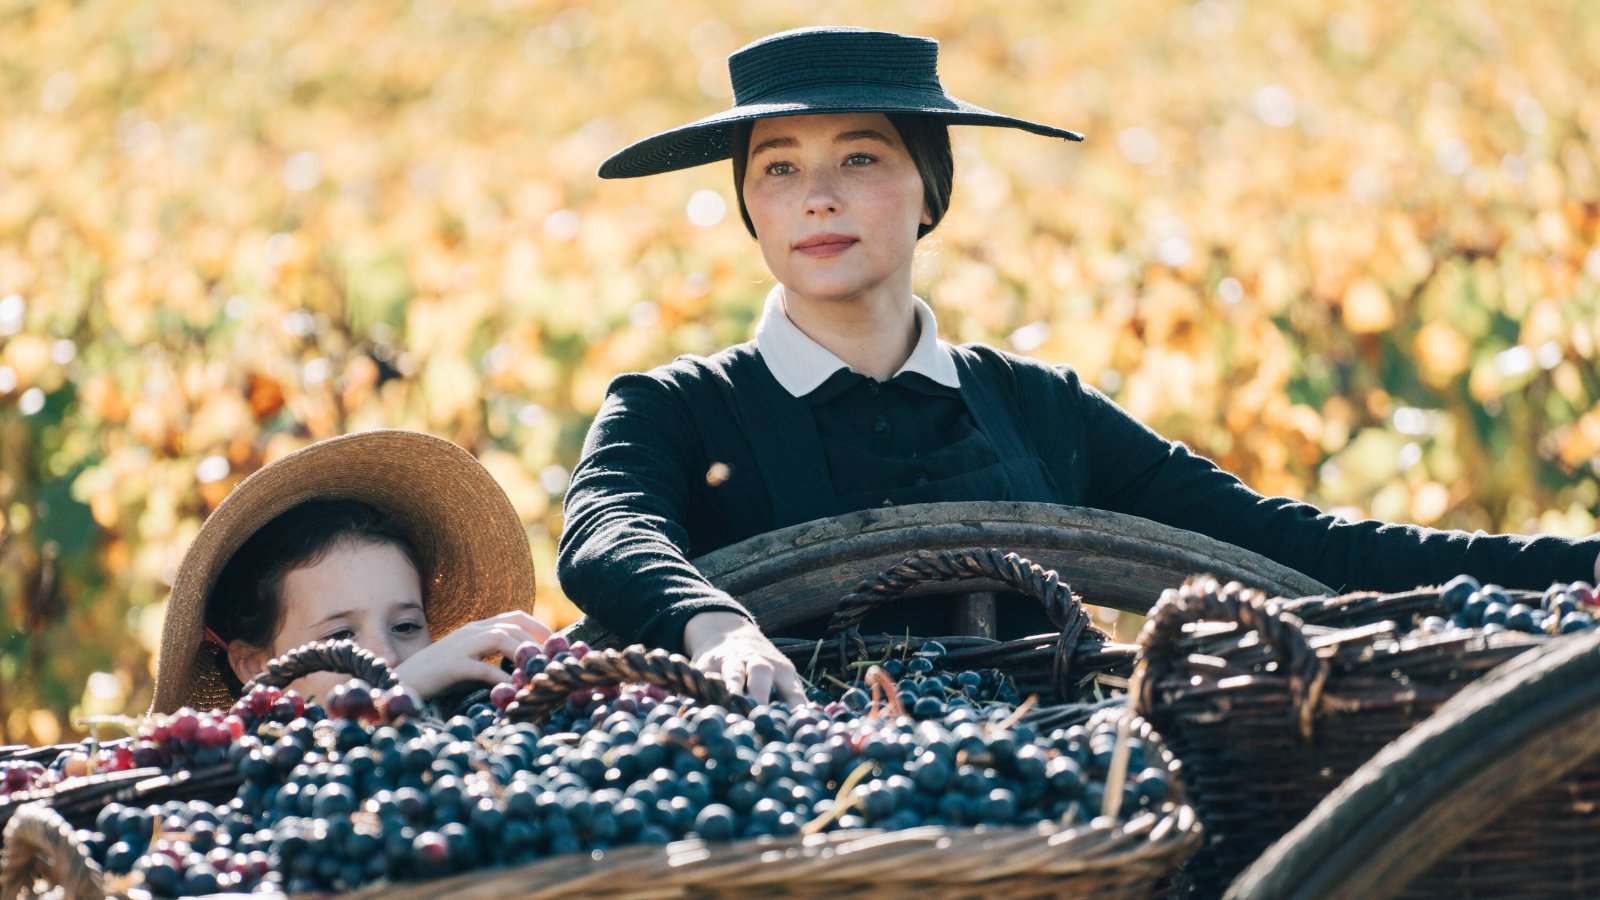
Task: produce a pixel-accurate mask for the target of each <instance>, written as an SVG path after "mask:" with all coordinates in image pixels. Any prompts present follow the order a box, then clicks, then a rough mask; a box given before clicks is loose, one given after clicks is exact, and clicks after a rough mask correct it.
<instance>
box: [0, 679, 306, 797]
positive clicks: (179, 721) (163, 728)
mask: <svg viewBox="0 0 1600 900" xmlns="http://www.w3.org/2000/svg"><path fill="white" fill-rule="evenodd" d="M281 706H282V708H281V709H278V710H274V711H272V714H273V715H274V716H276V717H278V720H279V721H282V722H289V721H292V720H293V719H294V718H295V717H296V716H299V715H300V714H301V713H303V712H304V704H303V703H302V702H301V701H300V698H298V697H296V696H295V695H293V694H290V695H289V696H288V697H287V698H283V699H282V701H281ZM240 713H241V709H240V707H238V706H236V707H235V708H234V712H233V713H230V714H227V715H224V714H223V713H222V712H221V711H220V710H214V711H211V712H195V711H194V710H184V711H183V712H181V713H179V714H177V715H173V716H158V717H156V718H154V719H151V720H149V721H145V722H141V723H138V724H137V725H136V731H135V733H134V735H133V737H132V738H131V739H123V740H117V741H110V742H107V743H100V742H98V741H96V742H90V743H85V744H81V745H78V746H75V747H72V748H69V749H67V750H64V751H63V752H61V753H60V754H58V755H57V756H56V758H55V759H54V760H53V761H52V762H51V763H50V764H49V765H45V764H43V763H40V762H38V761H36V760H6V761H0V801H4V800H6V799H7V798H8V797H9V796H10V795H12V794H23V793H33V792H37V791H43V790H47V789H49V788H53V787H56V786H57V785H59V784H61V783H62V782H63V781H66V780H67V779H69V778H78V777H82V776H86V775H96V774H102V773H108V772H126V771H130V770H133V769H157V770H160V771H161V772H178V771H185V770H193V769H207V768H211V767H215V766H220V765H222V764H223V763H225V762H227V749H228V747H229V746H230V745H232V744H233V743H234V742H235V741H237V740H239V738H241V737H243V736H244V734H245V731H246V728H247V724H246V723H247V721H251V720H249V719H246V718H245V716H243V715H241V714H240ZM117 720H118V721H126V720H121V719H120V717H117Z"/></svg>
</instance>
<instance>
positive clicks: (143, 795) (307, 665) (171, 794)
mask: <svg viewBox="0 0 1600 900" xmlns="http://www.w3.org/2000/svg"><path fill="white" fill-rule="evenodd" d="M312 672H339V673H342V674H346V675H350V676H351V677H353V678H362V679H364V680H366V681H367V682H368V683H370V684H372V685H374V686H375V687H392V686H393V685H394V684H395V683H396V682H395V680H394V677H393V675H391V674H390V672H389V666H388V664H387V663H385V662H384V661H383V660H382V659H379V658H378V657H376V656H374V655H373V654H372V653H370V652H368V651H366V650H362V649H361V648H359V647H357V646H356V645H355V644H354V643H351V642H349V641H337V642H335V641H328V642H315V643H311V644H306V645H305V646H303V647H299V648H297V649H295V650H291V651H290V652H288V653H285V654H284V655H283V656H281V657H279V658H277V659H274V660H273V661H272V662H270V663H268V664H267V669H266V671H264V672H262V673H261V674H260V675H258V676H257V677H256V678H255V679H253V680H252V681H251V682H250V684H248V685H246V686H245V690H246V692H248V691H249V690H250V689H251V688H253V687H255V686H256V685H271V686H274V687H280V688H281V687H287V686H288V685H289V684H290V683H291V682H293V681H295V680H296V679H298V678H302V677H304V676H306V675H309V674H311V673H312ZM111 743H115V742H111ZM80 746H81V745H79V744H60V745H55V746H52V747H40V748H33V749H31V750H20V751H18V752H17V753H16V755H15V756H14V757H13V758H30V757H31V758H36V759H53V758H54V757H55V756H56V755H58V754H59V753H61V752H64V751H68V750H73V749H76V748H79V747H80ZM242 782H243V779H242V778H241V776H240V775H239V773H238V771H237V770H236V769H235V768H234V766H233V765H232V764H230V763H223V764H220V765H216V766H208V767H205V768H201V769H190V770H183V771H178V772H171V773H169V772H164V771H163V770H162V769H159V768H143V769H127V770H123V771H119V772H103V773H99V774H95V775H87V776H81V777H76V778H68V779H65V780H63V781H61V782H58V783H57V784H55V785H52V786H51V787H49V788H46V789H43V790H37V791H29V792H27V793H24V794H15V795H10V796H8V797H6V798H5V799H4V800H0V829H4V830H0V849H3V848H4V847H5V846H6V839H5V836H6V835H9V834H10V833H11V832H10V829H9V828H8V827H7V826H8V825H9V823H10V821H11V820H12V819H13V818H15V817H17V816H18V815H20V814H21V813H22V812H23V811H24V810H27V809H29V808H35V809H37V808H40V807H43V808H48V809H49V810H51V811H52V812H53V813H54V814H55V815H56V816H58V817H59V818H60V819H61V820H62V821H63V822H65V823H66V825H67V827H68V829H69V830H70V829H71V828H85V827H88V826H89V825H91V824H92V823H93V822H94V820H95V817H96V816H98V815H99V813H100V810H102V809H104V808H105V807H106V806H107V805H108V804H111V803H133V804H140V805H147V804H151V803H161V802H163V801H166V800H174V799H181V800H205V801H208V802H212V803H224V802H227V801H228V800H229V799H231V798H232V797H233V796H234V793H235V792H236V791H237V790H238V788H239V785H240V784H241V783H242ZM23 827H25V828H29V829H37V828H38V827H40V826H38V825H37V824H36V825H32V826H23ZM30 833H38V832H30ZM52 852H57V853H58V852H60V851H59V848H58V849H57V850H53V851H52ZM0 896H9V895H0Z"/></svg>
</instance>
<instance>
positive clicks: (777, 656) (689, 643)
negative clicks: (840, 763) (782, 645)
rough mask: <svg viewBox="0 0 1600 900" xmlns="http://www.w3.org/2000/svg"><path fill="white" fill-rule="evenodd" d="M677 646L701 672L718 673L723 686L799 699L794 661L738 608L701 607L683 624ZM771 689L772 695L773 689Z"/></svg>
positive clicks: (758, 698)
mask: <svg viewBox="0 0 1600 900" xmlns="http://www.w3.org/2000/svg"><path fill="white" fill-rule="evenodd" d="M683 646H684V649H685V650H687V651H688V652H689V658H690V659H691V660H693V661H694V665H695V668H697V669H699V670H701V671H702V672H709V673H711V674H713V675H720V676H722V680H723V681H724V682H725V683H726V684H727V685H728V689H729V690H731V691H733V692H735V693H739V694H745V695H747V696H749V698H750V699H751V700H754V701H755V702H757V703H765V702H767V701H768V700H769V699H777V700H781V701H783V702H784V703H788V704H789V705H791V706H798V705H800V704H802V703H804V702H805V699H806V697H805V693H804V692H803V691H801V690H800V676H799V675H797V674H796V673H795V670H794V664H793V663H791V662H789V658H788V657H786V656H784V655H783V654H782V653H781V652H779V651H778V648H777V647H775V646H773V643H772V641H770V640H768V639H767V636H766V635H764V634H762V633H761V629H760V628H758V627H756V624H755V623H754V622H751V621H749V620H748V619H746V618H745V617H744V616H741V615H739V614H738V613H731V612H703V613H700V614H698V615H696V616H694V617H692V618H690V619H689V621H688V623H687V624H685V625H684V626H683ZM774 693H776V695H777V696H776V697H775V698H774V697H773V694H774Z"/></svg>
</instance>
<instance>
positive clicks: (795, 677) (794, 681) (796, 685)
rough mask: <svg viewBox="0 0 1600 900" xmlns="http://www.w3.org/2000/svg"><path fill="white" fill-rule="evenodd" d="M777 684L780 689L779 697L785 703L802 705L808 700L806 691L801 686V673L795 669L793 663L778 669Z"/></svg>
mask: <svg viewBox="0 0 1600 900" xmlns="http://www.w3.org/2000/svg"><path fill="white" fill-rule="evenodd" d="M775 686H776V687H777V689H778V699H779V700H781V701H783V702H784V703H787V704H789V705H790V706H800V705H801V704H803V703H805V702H806V692H805V690H804V688H802V687H801V686H800V673H798V672H796V671H795V670H794V666H793V665H789V666H785V667H783V668H781V669H779V670H778V673H777V678H776V684H775Z"/></svg>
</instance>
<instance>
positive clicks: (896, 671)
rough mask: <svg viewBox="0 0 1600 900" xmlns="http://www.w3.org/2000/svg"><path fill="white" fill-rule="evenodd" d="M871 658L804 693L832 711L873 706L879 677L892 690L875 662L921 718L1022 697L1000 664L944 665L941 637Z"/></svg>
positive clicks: (897, 694) (908, 709)
mask: <svg viewBox="0 0 1600 900" xmlns="http://www.w3.org/2000/svg"><path fill="white" fill-rule="evenodd" d="M906 650H907V652H903V653H902V654H901V656H900V657H898V658H897V657H895V656H892V655H891V656H890V658H888V659H884V660H880V661H877V662H872V663H862V664H857V666H856V667H855V670H854V671H855V673H856V677H855V679H854V680H853V681H850V682H846V681H843V680H841V679H838V678H833V677H831V676H824V677H823V678H820V679H817V686H816V687H814V688H812V689H811V690H810V691H808V692H807V695H806V698H807V699H808V700H810V701H811V702H813V703H817V704H821V705H823V707H824V708H825V709H826V710H827V711H828V712H829V713H830V714H831V715H835V716H837V715H845V714H850V713H862V712H867V711H869V710H870V709H871V707H872V703H873V694H872V688H873V683H874V682H875V681H876V682H877V683H879V684H880V685H882V686H883V687H884V688H885V690H884V691H883V693H889V691H888V690H887V684H886V683H885V682H884V681H883V679H882V678H879V677H878V676H876V675H875V674H874V672H873V668H874V667H875V668H877V669H878V670H879V671H881V672H882V675H883V678H887V680H888V683H892V684H893V688H894V689H893V692H892V693H893V695H894V698H895V700H896V701H897V702H898V703H899V704H900V705H901V707H902V708H903V709H904V710H905V711H906V712H907V713H909V714H910V715H912V716H913V717H915V718H918V719H942V718H944V717H945V716H946V715H947V714H949V713H950V712H951V711H953V710H957V709H983V708H985V707H990V706H994V705H1001V706H1004V707H1006V708H1007V709H1009V708H1011V707H1014V706H1016V705H1017V704H1018V703H1019V702H1021V698H1020V697H1018V696H1017V689H1016V685H1015V684H1014V683H1013V682H1012V681H1011V679H1010V678H1008V677H1006V675H1005V674H1004V673H1002V672H1000V671H999V670H998V669H985V670H974V669H965V670H955V671H952V670H950V669H949V668H947V667H946V665H945V656H946V653H947V651H946V649H945V646H944V645H943V644H941V643H939V642H938V641H928V642H926V643H924V644H922V645H921V646H920V647H919V648H918V649H917V650H916V651H915V652H909V648H906Z"/></svg>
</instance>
